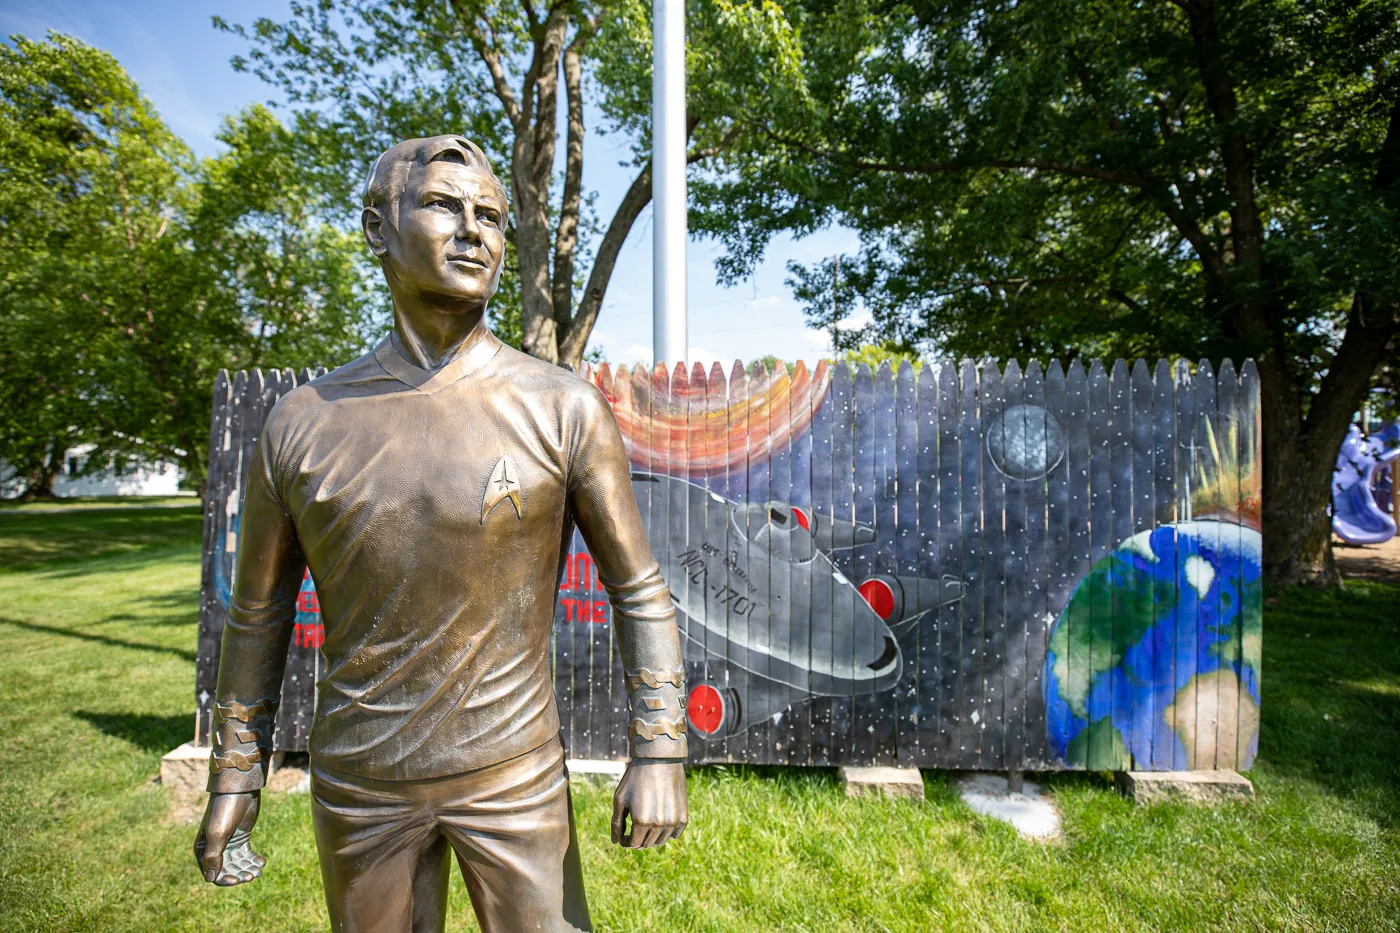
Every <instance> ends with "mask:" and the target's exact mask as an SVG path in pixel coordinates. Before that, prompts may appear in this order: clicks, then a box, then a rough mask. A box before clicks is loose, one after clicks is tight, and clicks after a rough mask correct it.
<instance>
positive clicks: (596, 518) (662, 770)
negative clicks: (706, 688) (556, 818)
mask: <svg viewBox="0 0 1400 933" xmlns="http://www.w3.org/2000/svg"><path fill="white" fill-rule="evenodd" d="M591 388H592V387H591V386H590V389H591ZM586 398H587V402H586V403H585V404H584V405H582V406H581V408H582V410H581V411H577V412H576V413H575V418H574V419H572V425H571V427H572V430H571V435H572V436H571V438H570V450H569V506H570V510H571V511H572V513H573V516H574V520H575V521H576V522H577V523H578V528H579V531H580V532H581V533H582V534H583V540H584V543H586V544H587V545H588V551H589V553H590V554H591V555H592V556H593V562H594V564H595V565H596V566H597V568H598V578H599V580H600V581H601V582H602V584H603V586H604V587H605V588H606V589H607V591H608V601H609V602H610V603H611V604H612V610H613V625H614V628H615V629H616V631H617V643H618V648H619V650H620V651H621V653H622V665H623V671H624V674H625V675H626V678H627V681H626V682H627V696H628V706H629V709H630V710H631V723H630V725H629V726H628V729H627V737H628V746H629V750H630V753H631V758H632V760H631V761H630V762H629V763H628V766H627V772H626V774H624V775H623V778H622V782H621V783H620V784H619V785H618V789H617V796H616V798H615V800H614V806H613V841H614V842H616V843H618V844H620V845H626V846H628V847H630V848H637V849H641V848H647V847H649V846H656V845H661V844H663V843H664V842H666V841H667V840H669V839H673V838H676V837H678V836H680V834H681V833H682V832H684V830H685V826H686V822H687V820H688V819H689V811H688V808H687V804H686V794H685V756H686V727H685V703H684V699H683V698H684V696H685V667H684V665H683V662H682V658H681V644H680V631H679V629H678V628H677V627H676V610H675V606H674V605H673V604H672V602H671V592H670V590H669V589H668V588H667V586H666V582H665V581H664V580H662V579H661V568H660V567H659V566H657V563H656V558H655V557H654V556H653V555H652V552H651V544H650V543H649V542H648V541H647V536H646V529H645V528H644V527H643V525H642V516H641V513H640V512H639V511H638V509H637V499H636V497H635V496H634V495H633V493H632V476H631V467H630V466H629V464H628V463H627V453H626V451H625V449H624V448H623V445H622V434H621V432H619V431H618V428H617V421H616V419H614V417H613V413H612V409H611V408H610V407H609V406H608V404H607V400H606V399H604V398H603V396H602V394H601V393H599V392H597V390H596V389H594V390H592V391H591V392H590V393H589V394H588V396H586ZM629 815H630V816H631V818H632V832H631V833H627V832H626V831H625V830H626V820H627V817H628V816H629Z"/></svg>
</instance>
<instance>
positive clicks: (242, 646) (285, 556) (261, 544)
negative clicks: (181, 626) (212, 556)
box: [208, 429, 306, 794]
mask: <svg viewBox="0 0 1400 933" xmlns="http://www.w3.org/2000/svg"><path fill="white" fill-rule="evenodd" d="M270 433H273V432H269V431H268V430H266V429H264V431H263V434H262V436H261V437H260V438H259V439H258V443H257V446H256V447H255V448H254V450H253V462H252V464H251V465H250V467H249V470H248V486H247V492H246V494H245V495H244V499H243V517H242V523H241V527H240V528H239V533H238V558H237V563H236V567H235V571H234V580H233V595H232V598H231V599H230V600H229V606H228V621H227V622H226V623H225V625H224V635H223V642H222V647H221V648H220V653H219V679H218V686H217V687H216V688H215V690H214V732H213V743H214V749H213V754H212V755H211V756H210V763H209V784H208V789H209V791H210V793H214V794H229V793H245V792H249V791H255V790H258V789H259V788H261V787H262V786H263V784H264V783H265V780H266V775H267V768H268V764H269V759H270V758H271V755H272V726H273V722H274V720H275V718H276V715H277V704H278V702H279V700H280V699H281V695H282V671H283V668H284V667H285V666H286V661H287V645H288V642H289V641H290V639H291V635H292V626H293V623H294V622H295V621H296V599H297V592H298V591H299V590H300V589H301V578H302V572H303V570H304V568H305V566H306V560H305V558H304V557H303V556H302V552H301V546H300V543H299V542H298V540H297V533H296V527H295V526H294V525H293V523H292V518H291V516H290V515H288V514H287V510H286V508H285V507H284V506H283V504H282V497H281V494H280V493H279V491H278V484H277V480H276V476H277V474H276V470H275V467H274V462H275V459H276V458H275V456H274V453H275V452H274V451H273V450H271V449H269V448H270V447H272V446H274V445H275V441H274V440H273V439H272V438H271V437H269V434H270Z"/></svg>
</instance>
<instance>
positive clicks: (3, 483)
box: [0, 444, 195, 499]
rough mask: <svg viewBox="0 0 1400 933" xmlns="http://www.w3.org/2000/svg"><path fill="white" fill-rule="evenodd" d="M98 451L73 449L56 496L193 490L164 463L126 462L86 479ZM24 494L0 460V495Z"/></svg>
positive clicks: (184, 492)
mask: <svg viewBox="0 0 1400 933" xmlns="http://www.w3.org/2000/svg"><path fill="white" fill-rule="evenodd" d="M94 449H95V447H94V445H92V444H83V445H81V446H78V447H70V448H69V449H68V452H67V453H66V454H65V455H64V457H63V466H62V468H61V469H60V470H59V474H58V476H56V477H54V481H53V493H54V495H55V496H58V497H60V498H64V497H68V496H184V495H189V496H193V495H195V493H194V491H193V490H182V489H180V478H181V471H180V468H179V467H178V466H176V465H175V464H173V463H169V462H167V461H165V460H157V461H155V462H154V463H147V462H143V461H139V460H126V461H122V462H121V463H119V464H117V465H116V466H114V467H112V468H109V469H106V470H100V471H96V472H93V473H90V474H87V475H86V476H84V475H82V470H83V468H84V467H85V466H87V458H88V456H89V455H90V454H91V453H92V451H93V450H94ZM23 492H24V481H23V480H22V479H21V478H19V477H17V476H15V473H14V470H13V469H12V468H11V467H10V465H9V464H8V463H5V462H4V461H0V495H3V496H4V497H5V498H7V499H8V498H11V497H14V496H18V495H20V494H21V493H23Z"/></svg>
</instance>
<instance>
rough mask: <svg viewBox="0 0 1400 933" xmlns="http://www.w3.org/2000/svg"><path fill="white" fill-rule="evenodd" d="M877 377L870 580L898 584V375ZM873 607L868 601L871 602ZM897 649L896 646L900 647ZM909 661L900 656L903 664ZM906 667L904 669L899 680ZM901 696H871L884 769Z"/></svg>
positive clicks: (881, 637)
mask: <svg viewBox="0 0 1400 933" xmlns="http://www.w3.org/2000/svg"><path fill="white" fill-rule="evenodd" d="M872 375H873V376H874V383H875V384H874V396H873V398H872V407H873V410H872V411H871V416H872V417H869V418H868V419H867V420H869V421H871V422H872V425H873V427H874V437H873V438H872V444H871V447H872V450H873V453H874V463H873V465H874V470H873V477H872V482H871V487H870V492H871V497H872V499H873V505H874V510H873V514H872V522H873V524H874V525H875V534H876V547H875V553H874V554H873V555H872V557H873V562H872V564H871V568H870V573H871V575H872V577H877V578H883V579H887V580H894V577H895V574H896V573H897V572H898V568H897V565H896V563H895V556H894V548H895V544H896V541H897V538H898V532H899V529H898V523H897V515H896V509H895V505H896V494H895V401H896V400H895V385H894V372H893V371H892V370H891V368H890V364H889V361H888V360H886V361H884V362H882V363H881V364H880V366H879V367H878V368H877V369H876V370H875V371H874V373H873V374H872ZM867 602H869V600H867ZM878 605H879V603H878V600H877V604H876V605H872V606H871V608H872V609H874V610H875V614H876V616H878V617H880V620H881V621H882V622H884V623H886V624H887V625H888V624H889V623H891V622H893V621H894V619H893V613H892V612H891V614H890V617H889V618H886V617H885V615H884V614H883V613H882V612H881V610H880V608H878ZM893 637H894V635H893V634H890V635H888V636H886V635H885V634H884V631H880V632H879V633H878V634H877V636H876V643H875V646H874V649H875V651H876V656H877V657H881V656H883V655H884V653H885V652H884V645H885V644H886V642H885V638H893ZM896 644H897V643H896ZM904 657H907V655H906V656H901V660H903V658H904ZM902 671H903V665H902V666H901V678H900V680H901V681H902V680H903V677H902ZM899 694H900V685H899V682H896V684H895V686H894V688H893V689H891V690H886V691H882V692H873V691H872V696H871V698H872V699H873V700H874V716H873V720H872V723H871V724H872V725H873V726H874V730H873V732H872V733H871V760H872V761H873V762H876V763H878V764H881V765H894V764H896V763H897V761H898V755H899V751H898V748H897V747H896V744H895V734H896V732H897V730H898V723H899Z"/></svg>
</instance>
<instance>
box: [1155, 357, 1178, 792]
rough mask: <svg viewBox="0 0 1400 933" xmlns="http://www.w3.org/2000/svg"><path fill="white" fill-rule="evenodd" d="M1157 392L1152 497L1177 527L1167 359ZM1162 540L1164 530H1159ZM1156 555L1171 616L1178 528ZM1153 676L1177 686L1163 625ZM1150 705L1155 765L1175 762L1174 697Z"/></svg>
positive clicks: (1158, 612)
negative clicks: (1160, 566) (1172, 706)
mask: <svg viewBox="0 0 1400 933" xmlns="http://www.w3.org/2000/svg"><path fill="white" fill-rule="evenodd" d="M1152 378H1153V383H1154V397H1153V411H1152V425H1153V427H1152V455H1153V499H1154V506H1155V508H1156V514H1157V521H1158V522H1159V523H1170V524H1172V525H1173V526H1175V523H1176V522H1177V521H1178V520H1179V516H1178V514H1177V503H1176V398H1175V393H1174V392H1173V391H1172V371H1171V366H1170V364H1168V363H1167V361H1166V360H1158V361H1157V366H1156V370H1155V372H1154V373H1153V377H1152ZM1157 536H1158V538H1159V540H1160V539H1161V537H1162V535H1161V533H1160V532H1158V534H1157ZM1158 558H1159V560H1161V561H1162V562H1163V564H1164V565H1165V566H1164V567H1163V568H1162V570H1161V571H1159V572H1158V573H1157V575H1156V577H1155V578H1154V579H1155V583H1154V585H1153V587H1152V603H1153V618H1155V619H1161V620H1168V619H1170V618H1171V617H1172V605H1173V604H1172V600H1173V599H1174V598H1175V596H1176V577H1177V566H1176V529H1175V527H1173V528H1172V529H1171V531H1170V532H1169V537H1168V538H1167V540H1166V541H1165V542H1163V545H1162V546H1161V547H1159V553H1158ZM1153 647H1154V650H1155V654H1154V657H1153V669H1152V670H1153V674H1152V676H1153V680H1154V682H1155V683H1157V684H1158V685H1161V684H1171V685H1172V686H1171V690H1172V691H1175V689H1176V686H1175V685H1176V630H1175V629H1174V628H1172V627H1170V626H1168V625H1166V624H1165V623H1164V624H1161V625H1159V627H1158V634H1157V636H1156V639H1155V641H1154V644H1153ZM1153 696H1154V697H1156V698H1158V699H1157V700H1155V701H1154V704H1153V707H1152V768H1153V769H1155V770H1165V769H1170V768H1171V767H1172V755H1173V753H1174V751H1175V746H1176V738H1175V736H1174V735H1173V731H1174V726H1173V723H1172V708H1171V699H1170V696H1167V697H1162V694H1161V689H1160V686H1159V689H1158V690H1156V691H1154V693H1153Z"/></svg>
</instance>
